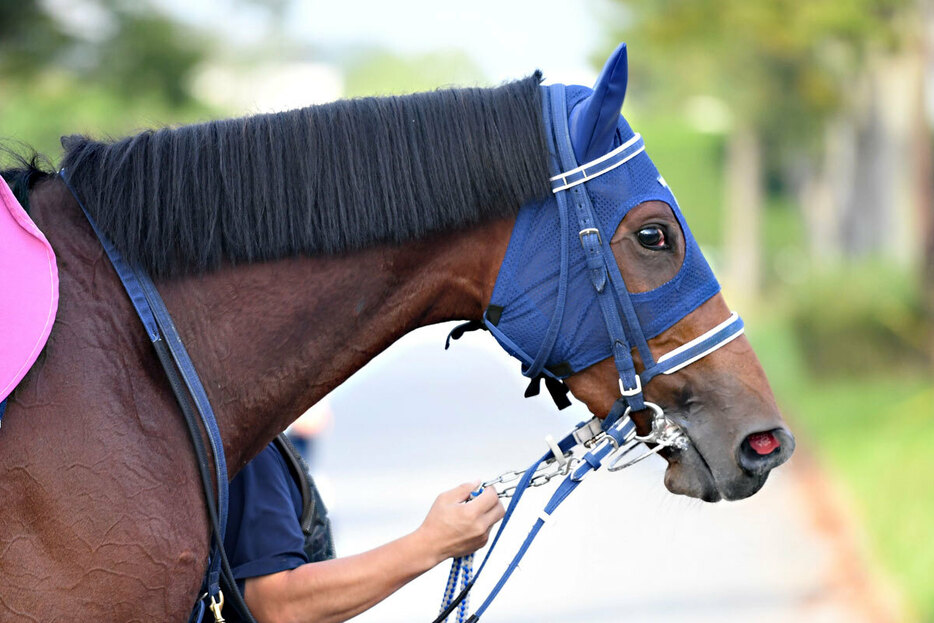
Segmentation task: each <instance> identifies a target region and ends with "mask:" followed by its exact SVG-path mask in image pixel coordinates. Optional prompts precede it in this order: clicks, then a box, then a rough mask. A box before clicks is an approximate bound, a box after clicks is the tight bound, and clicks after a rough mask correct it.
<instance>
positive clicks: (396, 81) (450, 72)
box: [342, 49, 484, 97]
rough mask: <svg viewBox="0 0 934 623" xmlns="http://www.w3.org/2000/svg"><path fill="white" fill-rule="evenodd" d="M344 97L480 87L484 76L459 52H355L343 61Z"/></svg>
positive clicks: (374, 50) (372, 50)
mask: <svg viewBox="0 0 934 623" xmlns="http://www.w3.org/2000/svg"><path fill="white" fill-rule="evenodd" d="M342 65H343V66H344V68H345V82H344V95H345V96H346V97H360V96H364V95H400V94H404V93H414V92H416V91H428V90H432V89H437V88H440V87H443V86H444V85H452V86H453V85H457V86H467V85H472V84H482V83H483V82H484V80H483V73H482V71H481V70H480V69H479V67H477V65H476V63H474V62H473V60H472V59H471V58H470V57H469V56H467V54H465V53H464V52H461V51H452V50H448V51H438V52H430V53H426V54H416V55H409V56H403V55H399V54H393V53H391V52H387V51H385V50H378V49H368V50H362V51H358V52H356V53H355V54H353V55H352V56H351V58H349V59H346V60H344V61H343V62H342Z"/></svg>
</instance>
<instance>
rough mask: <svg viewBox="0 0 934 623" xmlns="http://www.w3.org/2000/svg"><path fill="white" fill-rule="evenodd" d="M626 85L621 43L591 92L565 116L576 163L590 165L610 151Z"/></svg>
mask: <svg viewBox="0 0 934 623" xmlns="http://www.w3.org/2000/svg"><path fill="white" fill-rule="evenodd" d="M628 82H629V62H628V60H627V54H626V44H625V43H621V44H619V47H617V48H616V49H615V50H614V51H613V53H612V54H611V55H610V58H609V60H607V62H606V65H604V67H603V71H602V72H600V77H599V78H597V82H596V84H594V87H593V92H592V93H591V94H590V95H589V96H588V97H587V98H585V99H583V100H582V101H581V102H580V103H579V104H577V106H575V107H574V109H573V110H572V111H571V114H570V115H569V116H568V131H569V132H570V134H571V145H573V146H574V154H575V155H576V156H577V161H578V162H579V163H584V162H590V161H591V160H594V159H596V158H599V157H600V156H602V155H603V154H605V153H607V152H608V151H610V150H612V149H613V139H614V137H615V134H616V126H617V124H618V123H619V114H620V110H621V109H622V108H623V100H624V99H625V98H626V84H627V83H628Z"/></svg>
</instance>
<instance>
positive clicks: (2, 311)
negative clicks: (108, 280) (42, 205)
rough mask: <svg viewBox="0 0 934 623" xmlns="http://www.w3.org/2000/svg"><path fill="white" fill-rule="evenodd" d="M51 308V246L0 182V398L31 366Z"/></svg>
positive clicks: (54, 272)
mask: <svg viewBox="0 0 934 623" xmlns="http://www.w3.org/2000/svg"><path fill="white" fill-rule="evenodd" d="M57 310H58V267H57V266H56V264H55V253H54V252H53V251H52V246H51V245H50V244H49V241H48V240H46V239H45V236H43V235H42V232H41V231H39V229H38V228H37V227H36V225H35V224H34V223H33V222H32V221H31V220H30V218H29V216H28V215H27V214H26V211H25V210H23V207H22V206H21V205H20V204H19V202H18V201H17V200H16V198H15V197H14V196H13V192H12V191H11V190H10V187H9V186H7V183H6V182H5V181H4V180H3V178H0V400H3V399H4V398H6V397H7V396H9V395H10V393H12V392H13V389H14V388H15V387H16V385H17V384H18V383H19V382H20V381H21V380H22V379H23V377H24V376H26V373H27V372H28V371H29V368H30V367H32V364H33V363H35V361H36V358H37V357H38V356H39V353H40V352H41V351H42V347H43V346H45V342H46V340H48V339H49V332H50V331H51V330H52V323H53V322H54V321H55V312H56V311H57Z"/></svg>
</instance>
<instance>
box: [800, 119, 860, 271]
mask: <svg viewBox="0 0 934 623" xmlns="http://www.w3.org/2000/svg"><path fill="white" fill-rule="evenodd" d="M855 159H856V124H855V122H854V120H853V118H852V116H851V115H840V116H839V117H837V118H836V119H834V120H832V121H830V122H828V124H827V127H826V129H825V130H824V141H823V154H822V156H821V157H820V158H819V159H817V161H816V162H810V161H807V160H804V159H802V160H801V161H800V164H799V165H798V166H796V168H795V170H794V171H793V173H794V174H795V177H796V178H798V179H799V180H800V183H798V184H796V187H797V190H798V205H799V206H801V217H802V220H803V221H804V224H805V228H804V229H805V237H806V241H807V248H808V258H809V259H810V261H811V264H812V266H814V267H815V268H817V269H818V270H822V269H827V268H830V267H833V266H834V265H836V264H838V263H839V262H840V260H841V258H842V257H843V241H842V237H843V231H842V230H843V226H842V221H843V207H844V206H846V205H849V204H850V203H852V201H853V199H852V195H853V192H854V187H855V184H854V180H853V177H854V175H855V169H856V167H855Z"/></svg>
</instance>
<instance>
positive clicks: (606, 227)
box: [484, 44, 742, 408]
mask: <svg viewBox="0 0 934 623" xmlns="http://www.w3.org/2000/svg"><path fill="white" fill-rule="evenodd" d="M627 74H628V70H627V59H626V46H625V44H623V45H620V46H619V47H618V48H617V49H616V51H615V52H614V53H613V55H612V56H611V57H610V59H609V61H608V62H607V64H606V67H605V68H604V70H603V72H602V74H601V75H600V77H599V78H598V80H597V83H596V85H595V86H594V88H593V89H588V88H586V87H580V86H568V87H565V86H564V85H552V86H543V87H541V88H542V89H543V107H544V115H543V116H544V119H545V124H546V133H547V135H548V137H549V139H550V143H551V150H552V153H551V158H552V164H551V167H552V170H553V172H554V174H555V177H553V178H552V190H553V191H554V194H553V195H552V196H551V197H549V198H548V199H546V200H543V201H540V202H533V203H528V204H526V205H524V206H522V208H521V210H520V211H519V214H518V216H517V218H516V224H515V227H514V229H513V231H512V236H511V238H510V241H509V246H508V249H507V251H506V256H505V258H504V260H503V263H502V266H501V267H500V271H499V275H498V277H497V280H496V285H495V287H494V289H493V294H492V297H491V301H490V305H489V307H488V308H487V310H486V312H485V314H484V323H485V325H486V327H487V328H488V329H489V330H490V332H492V333H493V335H494V336H495V337H496V339H497V340H498V341H499V343H500V344H501V345H502V346H503V347H504V348H505V349H506V350H507V351H508V352H509V353H510V354H511V355H512V356H514V357H516V358H517V359H519V360H520V361H521V362H522V364H523V366H522V368H523V374H525V375H526V376H529V377H532V378H536V377H541V376H544V377H546V380H547V377H550V378H553V379H563V378H565V377H567V376H569V375H571V374H573V373H575V372H579V371H581V370H583V369H584V368H587V367H588V366H591V365H593V364H595V363H597V362H598V361H601V360H603V359H606V358H607V357H610V356H615V358H616V363H617V368H618V369H619V371H620V377H621V379H622V390H623V395H624V397H625V396H626V395H627V393H626V392H627V389H628V390H629V391H630V394H631V392H632V391H633V388H634V387H635V386H636V385H638V387H639V389H640V393H641V384H642V382H647V381H648V380H649V378H651V376H654V375H655V374H658V373H670V372H671V371H674V370H669V368H670V367H673V366H672V365H669V366H668V367H666V368H664V369H663V368H662V367H660V364H656V363H655V362H654V360H653V359H652V356H651V353H650V352H649V350H648V346H647V344H646V340H647V339H649V338H652V337H655V336H657V335H659V334H661V333H662V332H664V331H665V330H666V329H668V328H669V327H671V326H672V325H674V324H675V323H677V322H678V321H679V320H681V319H682V318H684V317H685V316H687V315H688V314H689V313H690V312H691V311H693V310H695V309H696V308H697V307H699V306H700V305H701V304H702V303H703V302H704V301H706V300H708V299H709V298H710V297H712V296H713V295H714V294H716V293H717V292H718V291H719V290H720V286H719V284H718V283H717V280H716V278H715V277H714V275H713V272H712V271H711V269H710V266H709V265H708V264H707V261H706V260H705V259H704V256H703V255H702V253H701V251H700V248H699V247H698V245H697V241H696V240H695V239H694V236H693V235H692V234H691V230H690V228H689V227H688V225H687V222H686V221H685V219H684V215H683V214H682V213H681V210H680V208H679V207H678V202H677V201H676V200H675V197H674V195H673V194H672V192H671V190H670V189H669V188H668V185H667V184H666V183H665V180H664V178H662V176H661V175H660V174H659V172H658V170H657V169H656V168H655V165H654V164H653V163H652V160H651V159H650V158H649V155H648V153H646V150H645V146H644V144H643V142H642V138H641V137H640V136H639V135H638V134H636V133H635V132H633V130H632V129H631V128H630V127H629V124H628V123H627V122H626V120H625V119H624V118H623V117H622V116H621V115H620V109H621V107H622V104H623V99H624V96H625V93H626V83H627ZM579 163H585V164H584V165H583V166H580V164H579ZM646 201H662V202H664V203H666V204H668V205H669V206H670V207H671V209H672V211H673V213H674V215H675V217H676V218H677V221H678V223H679V224H680V225H681V229H682V232H683V235H684V241H685V254H684V261H683V264H682V265H681V268H680V270H679V271H678V273H677V274H676V275H675V277H674V278H672V279H671V280H670V281H668V282H667V283H665V284H663V285H661V286H660V287H658V288H655V289H654V290H650V291H648V292H640V293H629V292H628V289H627V288H626V285H625V283H624V281H623V277H622V275H621V274H620V271H619V268H618V266H617V264H616V261H615V259H614V256H613V253H612V251H611V249H610V246H609V243H610V239H611V238H612V236H613V234H614V232H615V231H616V229H617V227H618V226H619V224H620V222H621V221H622V220H623V217H625V216H626V214H627V213H628V212H629V211H630V210H631V209H633V208H634V207H636V206H637V205H639V204H641V203H644V202H646ZM730 320H731V323H730V326H729V327H728V328H729V329H730V335H729V339H733V338H734V337H736V336H737V335H738V334H739V333H740V332H741V331H742V321H740V320H739V319H738V317H735V319H734V316H731V318H730ZM721 328H722V327H718V329H721ZM702 337H710V336H702ZM723 337H724V335H722V334H721V335H718V339H721V338H723ZM727 341H729V340H727ZM723 343H725V342H723ZM691 345H692V346H696V344H695V343H694V342H692V343H691ZM719 345H722V343H720V344H719ZM685 346H688V345H685ZM632 348H637V349H638V350H639V351H640V354H641V355H642V360H643V362H645V367H646V370H645V371H644V372H643V373H642V378H641V379H640V378H639V377H638V376H637V375H636V374H635V370H634V366H633V364H632V352H631V351H632ZM688 354H690V355H691V356H695V355H699V356H703V354H706V353H700V352H699V351H696V350H692V351H691V352H690V353H688ZM663 359H664V357H663V358H660V360H663ZM692 361H693V359H692ZM688 363H690V362H688ZM683 365H687V364H683ZM683 365H682V366H679V367H683ZM536 391H537V390H536ZM636 402H637V403H638V404H639V405H641V396H638V397H637V399H636ZM640 408H641V407H640Z"/></svg>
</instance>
